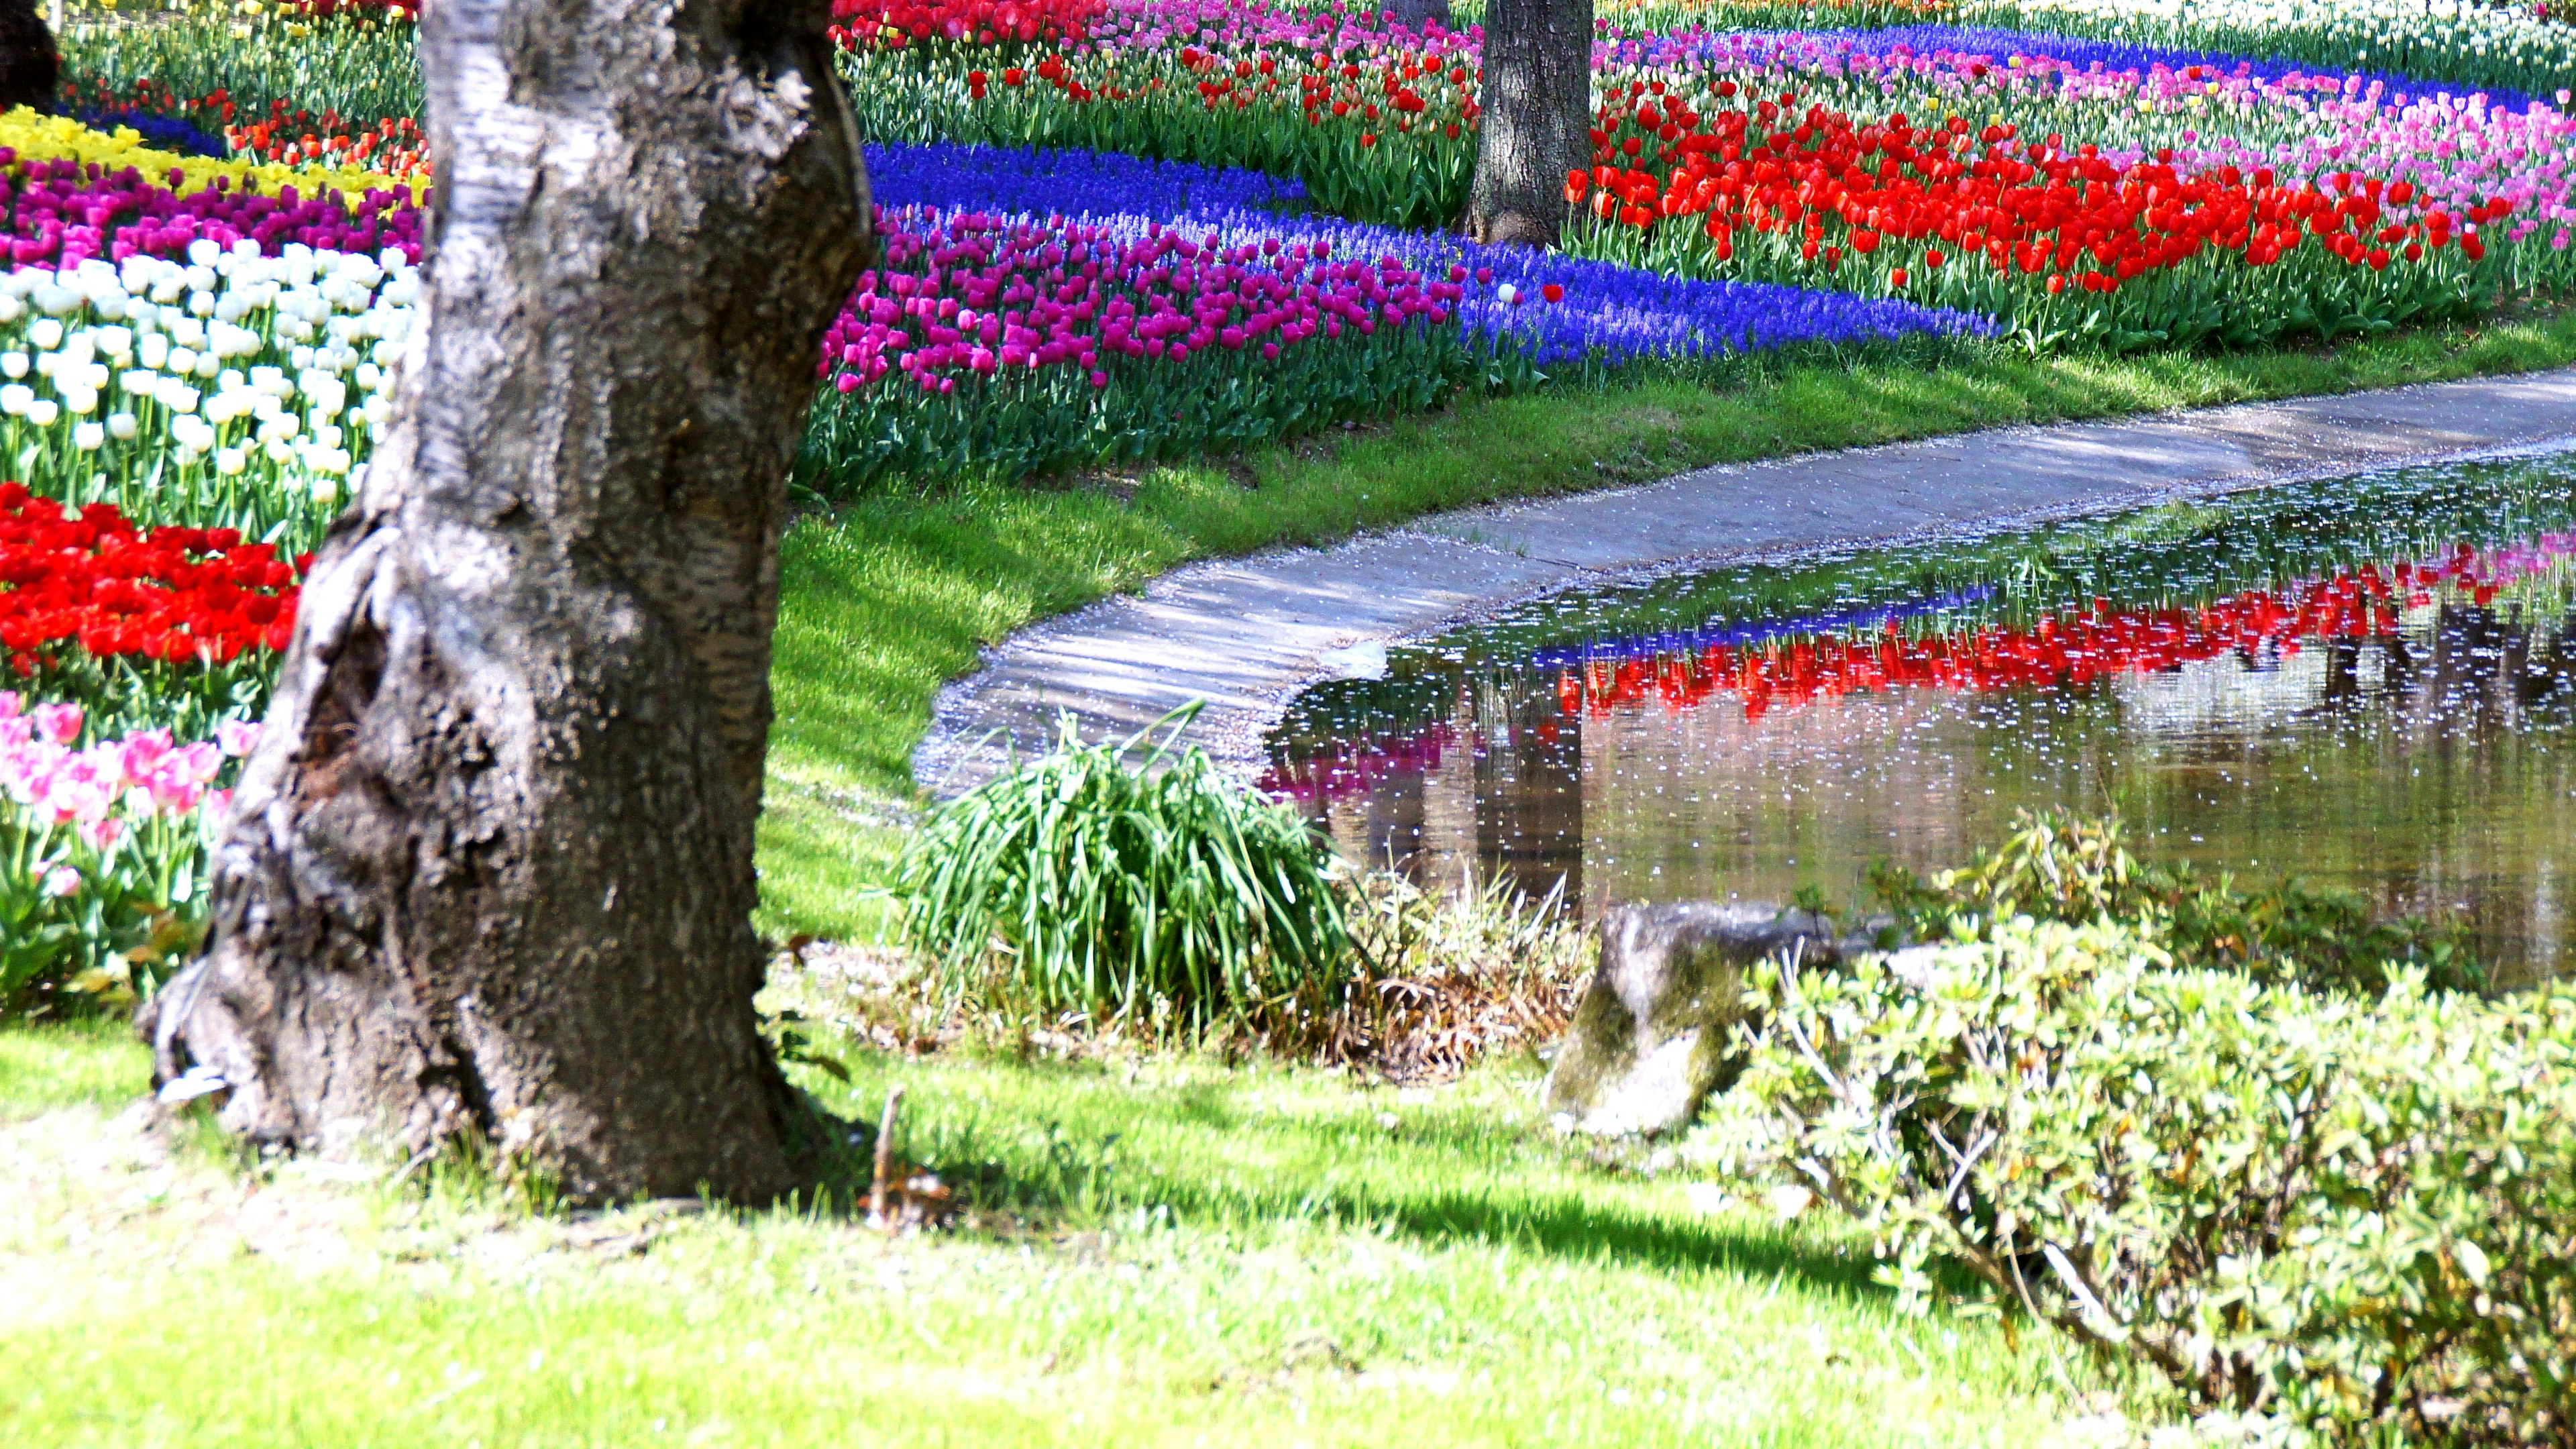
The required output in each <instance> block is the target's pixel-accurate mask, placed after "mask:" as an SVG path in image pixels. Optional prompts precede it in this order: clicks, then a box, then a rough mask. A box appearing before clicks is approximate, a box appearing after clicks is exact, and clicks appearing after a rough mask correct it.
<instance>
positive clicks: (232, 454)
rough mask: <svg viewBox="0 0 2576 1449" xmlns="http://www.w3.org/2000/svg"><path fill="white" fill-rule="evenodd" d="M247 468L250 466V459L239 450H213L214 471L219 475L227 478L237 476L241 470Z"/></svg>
mask: <svg viewBox="0 0 2576 1449" xmlns="http://www.w3.org/2000/svg"><path fill="white" fill-rule="evenodd" d="M248 466H250V458H249V456H248V455H246V454H244V453H243V452H242V450H241V449H239V448H217V449H216V450H215V471H216V472H218V473H221V474H222V475H224V476H225V477H227V478H230V477H233V476H235V475H237V474H239V473H240V472H241V470H242V469H244V468H246V467H248Z"/></svg>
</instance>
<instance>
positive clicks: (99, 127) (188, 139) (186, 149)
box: [75, 111, 232, 160]
mask: <svg viewBox="0 0 2576 1449" xmlns="http://www.w3.org/2000/svg"><path fill="white" fill-rule="evenodd" d="M75 119H77V120H78V121H79V122H80V123H81V124H82V125H84V126H87V127H89V128H90V129H91V130H93V131H113V130H115V129H116V128H117V127H119V126H131V127H133V128H134V130H135V131H136V133H137V134H139V135H141V136H142V137H143V142H144V144H145V145H147V146H150V147H152V148H153V149H155V150H160V151H176V152H178V153H179V154H180V155H182V156H212V157H214V158H216V159H217V160H221V159H223V158H224V157H226V156H229V155H231V154H232V151H231V148H229V147H227V146H226V145H224V143H223V142H222V140H220V139H219V138H217V137H214V136H209V135H207V134H206V133H205V132H203V131H200V130H198V129H197V128H196V127H194V126H192V125H189V124H188V123H187V122H185V121H183V120H180V119H179V118H178V117H176V116H156V115H153V114H152V113H150V112H148V111H82V112H80V113H78V115H77V116H76V118H75Z"/></svg>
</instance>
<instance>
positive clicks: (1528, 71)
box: [1464, 0, 1592, 247]
mask: <svg viewBox="0 0 2576 1449" xmlns="http://www.w3.org/2000/svg"><path fill="white" fill-rule="evenodd" d="M1481 84H1482V95H1481V105H1482V107H1483V111H1484V117H1483V119H1482V121H1481V122H1480V123H1479V129H1478V130H1477V133H1476V180H1475V183H1474V185H1473V186H1472V187H1471V188H1469V190H1468V193H1467V217H1466V226H1465V228H1464V229H1465V231H1466V233H1467V234H1468V235H1469V236H1471V237H1473V238H1475V239H1476V240H1477V241H1480V242H1486V243H1509V244H1513V245H1520V246H1542V247H1546V246H1554V245H1556V239H1557V234H1558V233H1559V232H1561V231H1562V230H1563V229H1564V227H1565V219H1566V213H1567V206H1566V200H1565V179H1566V174H1567V173H1568V172H1571V171H1574V170H1576V169H1578V168H1582V167H1588V166H1590V165H1591V164H1592V138H1591V129H1592V0H1493V3H1492V4H1490V5H1488V6H1487V7H1486V8H1485V59H1484V78H1483V81H1482V83H1481Z"/></svg>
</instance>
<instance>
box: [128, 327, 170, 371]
mask: <svg viewBox="0 0 2576 1449" xmlns="http://www.w3.org/2000/svg"><path fill="white" fill-rule="evenodd" d="M134 360H135V361H137V362H140V363H142V364H143V365H144V366H145V367H151V368H158V367H159V366H161V364H163V363H165V362H168V361H169V360H170V339H169V338H167V337H164V336H162V335H161V334H160V333H158V332H147V333H145V334H143V340H142V341H140V342H137V343H135V344H134Z"/></svg>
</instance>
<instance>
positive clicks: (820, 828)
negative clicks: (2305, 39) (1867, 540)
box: [761, 311, 2576, 939]
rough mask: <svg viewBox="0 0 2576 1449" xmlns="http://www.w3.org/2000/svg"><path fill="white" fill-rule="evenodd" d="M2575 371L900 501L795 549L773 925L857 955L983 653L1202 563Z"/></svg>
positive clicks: (1373, 457) (2216, 375) (2026, 392)
mask: <svg viewBox="0 0 2576 1449" xmlns="http://www.w3.org/2000/svg"><path fill="white" fill-rule="evenodd" d="M2569 362H2576V313H2569V312H2563V311H2550V312H2544V313H2538V314H2534V315H2530V316H2525V317H2521V318H2518V319H2512V320H2503V321H2495V322H2488V323H2481V324H2478V325H2475V326H2461V327H2446V328H2434V329H2425V330H2419V331H2411V332H2404V333H2397V334H2391V335H2389V336H2386V337H2381V338H2376V339H2372V340H2369V341H2364V342H2356V343H2351V344H2347V345H2344V346H2339V347H2333V348H2315V349H2275V350H2266V351H2259V352H2248V353H2241V354H2229V355H2216V356H2206V355H2193V354H2183V355H2158V356H2146V357H2133V358H2108V357H2086V356H2079V357H2057V358H2046V359H2040V360H2032V359H2030V358H2027V357H2021V356H2015V355H2013V354H2011V353H2008V352H2005V351H2002V350H2000V349H1989V348H1977V349H1974V350H1971V351H1967V352H1964V353H1961V354H1959V355H1958V356H1956V357H1955V358H1954V359H1953V360H1951V361H1950V362H1948V363H1946V364H1945V365H1942V366H1939V367H1933V368H1923V367H1910V366H1901V365H1892V364H1885V363H1879V364H1863V365H1859V366H1850V367H1845V366H1835V365H1830V364H1826V363H1817V362H1807V363H1799V364H1794V365H1789V366H1786V367H1784V368H1782V369H1779V370H1777V371H1776V372H1774V373H1772V374H1770V375H1767V376H1756V377H1750V378H1747V379H1746V380H1744V381H1742V382H1739V383H1737V384H1734V385H1730V386H1728V387H1725V388H1721V389H1711V388H1709V387H1706V386H1701V385H1695V384H1687V383H1680V382H1669V381H1667V382H1654V383H1648V384H1644V385H1639V386H1634V387H1623V388H1617V389H1613V390H1609V391H1599V392H1593V391H1579V390H1567V391H1560V392H1543V393H1536V394H1529V395H1524V396H1520V397H1514V398H1507V399H1501V400H1496V401H1484V402H1475V403H1470V404H1468V405H1466V406H1462V407H1459V408H1456V409H1453V410H1451V411H1448V412H1443V413H1438V414H1433V415H1430V416H1425V417H1412V418H1403V419H1398V420H1395V421H1393V422H1390V423H1388V424H1386V425H1384V426H1383V427H1381V428H1377V429H1374V430H1371V431H1368V432H1365V433H1361V434H1354V435H1343V436H1341V437H1340V438H1339V439H1337V440H1336V441H1334V442H1332V443H1330V444H1326V445H1321V446H1317V445H1311V444H1310V445H1305V446H1299V447H1293V448H1275V449H1271V450H1268V451H1266V452H1261V453H1256V454H1252V455H1248V456H1246V457H1244V458H1241V459H1236V460H1231V461H1230V462H1227V463H1199V464H1184V465H1177V466H1171V467H1165V468H1161V469H1158V470H1152V471H1150V472H1147V473H1146V475H1145V476H1143V477H1142V478H1141V479H1140V480H1139V481H1138V483H1137V486H1136V487H1135V489H1134V491H1133V494H1132V496H1130V497H1126V498H1123V499H1122V498H1120V497H1118V496H1116V495H1115V494H1113V493H1112V492H1111V491H1109V490H1107V489H1103V488H1095V487H1071V486H1059V487H1044V486H1036V487H1029V486H1022V487H981V488H958V489H947V490H937V491H930V492H897V491H893V490H888V491H885V492H880V493H876V494H872V495H870V496H868V497H865V498H861V499H858V500H856V501H853V502H850V503H848V504H847V505H845V506H843V507H842V508H840V509H839V510H838V511H837V512H836V513H835V514H833V515H832V516H830V517H815V518H811V519H808V520H806V521H805V522H803V523H801V524H800V525H798V526H797V527H796V528H795V529H794V530H793V531H792V532H791V533H790V534H789V536H788V539H787V546H786V559H785V584H784V589H785V597H784V601H783V603H782V606H781V609H780V617H779V627H778V643H777V648H778V656H777V668H776V671H775V675H774V678H775V681H776V687H777V692H778V726H777V731H776V734H775V736H774V737H773V741H772V746H771V756H770V797H769V810H768V814H767V816H766V817H765V818H764V820H763V822H762V835H761V870H762V877H763V895H764V903H765V904H764V912H763V921H762V924H763V925H764V927H765V928H767V929H769V930H772V931H773V932H776V933H779V934H789V933H795V932H809V933H812V934H816V935H822V936H831V937H839V938H844V939H848V938H856V937H863V936H866V935H869V934H870V933H872V932H873V931H874V930H875V929H876V926H877V910H876V907H875V906H874V905H873V903H872V902H871V900H870V898H869V897H868V896H867V895H866V894H865V892H866V889H867V887H869V886H871V885H873V884H874V883H876V882H877V881H878V880H880V879H881V878H882V875H883V871H884V866H885V863H886V861H887V859H888V858H889V856H890V854H891V852H892V851H893V850H894V849H895V848H896V846H897V845H898V844H899V842H900V840H901V830H900V820H901V818H902V816H903V814H904V813H905V812H906V811H907V810H908V809H909V808H910V806H911V805H912V803H913V801H914V788H913V781H912V773H911V767H910V757H911V752H912V747H913V745H914V744H915V743H916V742H918V741H919V740H920V738H921V735H922V732H923V730H924V729H926V728H927V727H928V725H929V719H930V701H931V696H932V695H933V694H934V693H935V692H936V691H937V690H938V688H939V686H940V685H941V684H942V683H943V682H945V681H946V680H948V679H950V678H952V677H954V676H956V675H958V674H960V673H963V672H965V671H966V670H968V669H971V668H972V667H973V666H974V663H975V654H976V650H977V649H978V648H979V647H980V646H982V645H985V644H988V643H991V642H993V641H996V640H999V639H1001V638H1003V637H1004V636H1006V635H1008V634H1009V633H1011V632H1012V631H1013V630H1015V629H1018V628H1020V627H1021V626H1023V625H1026V624H1029V623H1033V622H1035V621H1037V620H1040V619H1043V618H1046V617H1048V616H1049V615H1053V614H1059V613H1063V612H1065V611H1067V610H1070V609H1075V608H1079V607H1081V606H1082V605H1084V604H1087V603H1090V602H1092V601H1094V600H1097V599H1100V598H1102V597H1105V596H1107V595H1109V594H1111V593H1115V592H1117V591H1120V590H1126V589H1134V588H1137V587H1140V586H1142V585H1143V584H1144V583H1145V582H1146V581H1147V580H1149V579H1151V578H1152V577H1153V576H1154V575H1156V574H1158V573H1161V572H1163V571H1164V570H1166V569H1169V568H1172V567H1174V566H1175V565H1178V564H1181V563H1185V562H1188V561H1190V560H1192V559H1198V558H1206V557H1211V556H1216V555H1222V554H1232V553H1245V552H1249V551H1251V550H1254V549H1259V548H1264V547H1268V546H1270V545H1274V544H1319V543H1327V542H1331V541H1333V540H1336V539H1340V538H1344V537H1347V536H1349V535H1350V534H1352V533H1354V532H1356V531H1359V530H1362V529H1368V528H1379V527H1385V526H1387V525H1391V524H1396V523H1401V522H1403V521H1405V520H1407V519H1411V518H1415V517H1419V516H1420V515H1422V514H1425V513H1430V512H1434V511H1437V510H1440V509H1448V508H1459V507H1466V506H1470V505H1473V504H1479V503H1489V502H1493V501H1495V500H1498V499H1507V498H1527V497H1534V496H1539V495H1543V494H1550V493H1566V492H1573V491H1578V490H1581V489H1586V488H1598V487H1604V486H1611V485H1618V484H1628V483H1636V482H1642V481H1646V480H1650V479H1654V478H1659V477H1662V476H1665V475H1667V474H1670V473H1674V472H1678V471H1681V470H1684V469H1688V468H1695V467H1702V466H1706V465H1708V464H1712V463H1727V462H1742V461H1746V460H1750V459H1755V458H1767V457H1776V456H1780V455H1783V454H1789V453H1798V452H1806V451H1813V450H1818V449H1827V448H1844V447H1857V446H1863V445H1867V444H1874V443H1888V442H1897V441H1902V440H1905V439H1909V438H1921V437H1930V436H1935V435H1939V434H1945V433H1956V432H1963V431H1966V430H1969V429H1973V428H1982V427H1994V426H2001V425H2008V424H2018V423H2037V422H2051V421H2059V420H2067V419H2078V418H2097V417H2106V416H2112V415H2116V414H2122V413H2139V412H2150V411H2155V410H2159V409H2165V408H2176V407H2192V406H2205V405H2210V404H2216V403H2228V402H2244V401H2252V400H2259V399H2266V398H2278V397H2291V396H2297V395H2301V394H2313V393H2329V392H2345V391H2351V390H2354V389H2357V388H2368V387H2387V386H2394V385H2397V384H2400V383H2411V382H2432V381H2440V380H2445V379H2450V378H2458V377H2468V376H2475V375H2479V374H2488V373H2506V372H2520V371H2528V370H2531V369H2535V368H2542V367H2554V366H2561V365H2564V364H2567V363H2569Z"/></svg>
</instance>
